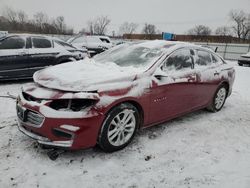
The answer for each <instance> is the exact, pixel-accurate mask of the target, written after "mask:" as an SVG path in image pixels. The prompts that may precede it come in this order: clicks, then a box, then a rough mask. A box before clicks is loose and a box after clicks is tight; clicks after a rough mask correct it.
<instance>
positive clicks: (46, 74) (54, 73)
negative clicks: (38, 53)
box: [33, 58, 142, 92]
mask: <svg viewBox="0 0 250 188" xmlns="http://www.w3.org/2000/svg"><path fill="white" fill-rule="evenodd" d="M139 72H142V71H140V70H139V69H137V68H133V67H120V66H118V65H116V64H114V63H112V62H110V63H98V62H95V61H94V60H92V59H89V58H85V59H84V60H81V61H77V62H70V63H64V64H60V65H56V66H51V67H48V68H46V69H43V70H40V71H38V72H36V73H35V74H34V76H33V79H34V81H35V82H36V83H37V84H39V85H41V86H43V87H47V88H51V89H58V90H62V91H72V92H77V91H97V90H98V91H100V90H106V89H113V88H116V89H120V88H125V87H129V86H130V85H131V82H132V81H133V80H134V79H135V77H136V75H137V74H138V73H139Z"/></svg>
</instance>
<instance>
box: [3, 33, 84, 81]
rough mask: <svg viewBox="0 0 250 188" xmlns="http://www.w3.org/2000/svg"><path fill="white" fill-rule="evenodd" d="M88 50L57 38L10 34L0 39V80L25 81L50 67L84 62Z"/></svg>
mask: <svg viewBox="0 0 250 188" xmlns="http://www.w3.org/2000/svg"><path fill="white" fill-rule="evenodd" d="M86 55H87V50H86V51H84V50H83V49H77V48H76V47H73V46H72V45H70V44H68V43H65V42H63V41H61V40H59V39H56V38H52V37H46V36H37V35H11V36H7V37H4V38H1V39H0V80H11V79H24V78H30V77H32V76H33V73H34V72H35V71H37V70H40V69H42V68H44V67H46V66H49V65H56V64H60V63H65V62H69V61H75V60H80V59H83V58H84V57H85V56H86Z"/></svg>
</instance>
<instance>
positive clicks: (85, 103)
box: [49, 99, 96, 112]
mask: <svg viewBox="0 0 250 188" xmlns="http://www.w3.org/2000/svg"><path fill="white" fill-rule="evenodd" d="M95 102H96V100H93V99H57V100H54V101H52V102H51V103H50V104H49V106H50V107H51V108H52V109H54V110H59V111H74V112H78V111H81V110H84V109H86V108H87V107H90V106H92V105H94V104H95Z"/></svg>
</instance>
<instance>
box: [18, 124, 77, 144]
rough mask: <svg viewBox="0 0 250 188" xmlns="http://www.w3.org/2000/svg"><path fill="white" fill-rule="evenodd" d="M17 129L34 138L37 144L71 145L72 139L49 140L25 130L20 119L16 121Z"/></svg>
mask: <svg viewBox="0 0 250 188" xmlns="http://www.w3.org/2000/svg"><path fill="white" fill-rule="evenodd" d="M18 129H19V130H20V131H21V132H22V133H23V134H25V135H27V136H29V137H30V138H33V139H35V140H36V141H37V142H38V143H39V144H42V145H46V146H54V147H63V148H70V147H72V144H73V140H67V141H50V140H49V139H48V138H46V137H43V136H39V135H37V134H35V133H32V132H30V131H27V130H26V129H25V128H24V127H23V126H22V125H21V122H20V120H19V121H18Z"/></svg>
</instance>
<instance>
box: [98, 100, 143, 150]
mask: <svg viewBox="0 0 250 188" xmlns="http://www.w3.org/2000/svg"><path fill="white" fill-rule="evenodd" d="M139 118H140V116H139V112H138V110H137V108H136V107H134V106H133V105H132V104H130V103H122V104H120V105H119V106H116V107H115V108H113V109H112V110H111V111H110V112H109V113H108V115H107V117H106V119H105V121H104V123H103V125H102V129H101V132H100V135H99V140H98V144H99V146H100V147H101V148H102V149H103V150H104V151H106V152H114V151H117V150H120V149H122V148H124V147H126V146H127V145H128V144H129V143H130V142H131V140H132V139H133V137H134V136H135V133H136V130H137V128H138V126H139V122H140V120H139Z"/></svg>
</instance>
